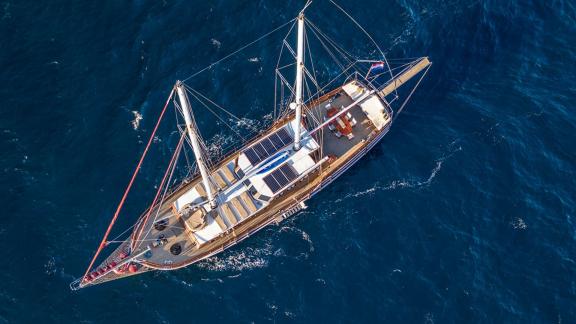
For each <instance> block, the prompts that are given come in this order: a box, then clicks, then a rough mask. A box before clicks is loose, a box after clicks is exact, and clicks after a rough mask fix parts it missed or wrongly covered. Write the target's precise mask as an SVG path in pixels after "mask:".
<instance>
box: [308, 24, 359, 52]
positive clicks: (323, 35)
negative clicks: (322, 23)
mask: <svg viewBox="0 0 576 324" xmlns="http://www.w3.org/2000/svg"><path fill="white" fill-rule="evenodd" d="M307 21H308V23H309V24H310V26H312V28H313V29H314V30H315V31H317V32H318V33H319V34H320V35H321V36H322V37H324V39H325V40H326V41H327V42H328V43H329V44H330V45H332V47H333V48H334V50H336V51H337V52H338V53H339V54H340V55H341V56H342V58H344V59H345V60H346V61H348V63H351V62H352V59H354V60H356V57H354V55H352V54H350V53H348V51H346V50H345V49H344V48H342V46H340V45H338V43H336V42H335V41H334V40H333V39H332V38H331V37H330V36H328V35H327V34H326V33H325V32H323V31H322V30H321V29H320V27H318V26H316V25H315V24H314V23H313V22H312V21H311V20H309V19H308V20H307Z"/></svg>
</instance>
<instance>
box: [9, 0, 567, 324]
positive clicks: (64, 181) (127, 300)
mask: <svg viewBox="0 0 576 324" xmlns="http://www.w3.org/2000/svg"><path fill="white" fill-rule="evenodd" d="M303 2H304V1H263V0H261V1H245V0H219V1H172V0H164V1H151V0H149V1H145V0H140V1H80V0H78V1H62V0H51V1H26V0H23V1H12V0H5V1H1V2H0V152H1V155H0V205H1V206H2V210H3V212H2V213H1V216H0V246H2V247H3V248H2V253H1V255H2V258H1V259H0V322H7V323H120V322H121V323H213V322H218V323H263V322H297V323H304V322H310V323H318V322H321V323H374V322H378V323H576V208H575V206H576V190H575V187H576V135H575V134H576V117H575V113H574V108H575V107H574V106H575V103H576V1H573V0H554V1H551V0H550V1H548V0H508V1H496V0H492V1H474V0H450V1H442V0H430V1H420V0H386V1H375V0H374V1H367V0H366V1H355V2H354V1H339V2H340V4H341V5H342V6H343V7H344V8H345V9H346V10H348V11H349V13H350V14H351V15H352V16H354V17H356V18H357V20H358V22H359V23H361V24H362V25H363V26H364V27H366V29H367V30H369V31H370V33H371V34H372V36H373V38H374V39H375V40H376V41H377V43H378V44H379V45H380V47H381V48H382V49H383V50H384V51H385V52H386V53H387V55H388V57H389V58H398V57H416V56H429V57H430V59H431V61H433V62H434V65H433V66H432V69H431V70H430V73H429V74H428V76H427V78H426V79H425V80H424V81H423V82H422V84H421V86H420V87H419V89H418V91H417V92H416V93H415V95H414V96H413V98H412V101H411V103H410V104H409V106H408V107H407V108H406V109H404V111H403V112H402V114H401V115H399V117H398V119H397V120H396V121H395V123H394V125H393V126H392V129H391V131H390V133H389V134H388V135H387V136H386V137H385V138H384V139H383V140H382V141H381V142H380V143H379V144H378V145H377V146H376V147H375V148H374V149H373V150H372V151H371V152H370V153H369V154H368V155H367V156H366V157H364V158H363V159H362V160H361V161H360V162H359V163H358V164H357V165H356V166H355V167H354V168H353V169H351V170H349V171H348V172H347V173H346V174H345V175H344V176H342V177H341V178H340V179H339V180H338V181H336V182H334V183H333V184H332V185H331V186H329V187H328V188H327V189H326V190H324V191H323V192H321V193H320V194H319V195H317V196H315V197H314V198H313V199H311V200H310V201H309V202H308V205H309V208H308V209H307V210H305V211H304V212H302V213H300V214H299V215H298V216H296V217H294V218H291V219H289V220H287V221H286V222H285V223H283V224H281V225H279V226H271V227H268V228H266V229H264V230H262V231H261V232H259V233H258V234H257V235H255V236H253V237H251V238H250V239H248V240H246V241H244V242H243V243H241V244H239V245H238V246H236V247H234V248H232V249H231V250H228V251H226V252H225V253H223V254H221V255H218V256H216V257H213V258H210V259H209V260H207V261H204V262H201V263H199V264H197V265H194V266H190V267H188V268H186V269H182V270H178V271H174V272H164V273H149V274H145V275H141V276H137V277H134V278H130V279H126V280H121V281H116V282H112V283H109V284H105V285H100V286H97V287H93V288H89V289H84V290H81V291H75V292H73V291H71V290H70V289H69V287H68V284H69V283H70V282H71V281H72V280H73V279H74V278H76V277H78V276H81V275H82V273H83V271H84V270H85V267H86V266H87V265H88V262H89V261H90V258H91V256H92V254H93V252H94V251H95V249H96V247H97V245H98V243H99V241H100V239H101V235H102V234H103V233H104V231H105V229H106V226H107V224H108V223H109V221H110V219H111V217H112V214H113V212H114V210H115V208H116V206H117V204H118V202H119V200H120V197H121V195H122V193H123V191H124V189H125V187H126V185H127V183H128V180H129V178H130V175H131V172H132V171H133V168H134V167H135V165H136V163H137V161H138V158H139V156H140V154H141V153H142V151H143V149H144V146H145V142H146V140H147V138H148V136H149V135H150V133H151V130H152V128H153V125H154V123H155V121H156V118H157V116H158V114H159V113H160V110H161V108H162V106H163V103H164V101H165V99H166V97H167V95H168V93H169V92H170V89H171V87H172V85H173V84H174V82H175V81H176V80H177V79H183V78H186V77H187V76H189V75H191V74H193V73H194V72H196V71H198V70H200V69H202V68H204V67H205V66H207V65H208V64H210V63H211V62H214V61H217V60H218V59H220V58H222V57H224V56H225V55H226V54H228V53H230V52H232V51H234V50H235V49H237V48H238V47H240V46H242V45H245V44H246V43H248V42H249V41H251V40H253V39H255V38H257V37H258V36H260V35H262V34H263V33H265V32H266V31H269V30H271V29H273V28H275V27H276V26H279V25H281V24H282V23H284V22H286V21H287V20H289V19H291V18H292V17H294V16H296V15H297V13H298V11H299V9H300V8H301V7H302V6H303ZM307 16H308V18H309V19H310V20H311V21H313V22H315V24H316V25H318V26H320V27H321V28H322V29H323V30H324V31H325V32H326V33H328V34H330V35H332V36H334V38H337V39H339V40H340V41H341V44H343V45H344V46H346V48H347V49H348V50H349V51H350V52H352V53H354V54H357V55H358V56H361V54H362V53H365V54H373V53H374V47H373V46H372V45H371V44H370V42H369V41H368V40H366V38H363V35H362V34H361V33H360V32H359V31H358V29H356V28H355V26H354V24H352V23H350V22H349V21H348V20H347V18H345V17H343V16H342V14H341V13H340V12H339V11H338V10H337V9H336V8H334V7H333V6H332V5H331V4H330V3H329V2H328V1H325V0H317V1H315V2H314V3H313V4H312V6H311V7H309V8H308V10H307ZM286 31H287V30H284V31H283V32H281V33H276V34H273V35H272V36H271V37H269V38H267V39H265V40H264V41H262V42H258V43H256V44H255V45H254V46H251V47H249V48H247V49H246V50H245V51H243V52H242V53H240V54H239V55H237V56H235V57H233V58H231V59H229V60H226V61H224V62H222V63H221V64H218V65H217V66H214V67H213V68H212V69H210V70H209V71H207V72H205V73H203V74H201V75H199V76H198V77H196V78H194V79H192V80H190V81H189V84H190V85H191V86H193V87H194V88H195V89H198V90H200V91H202V92H203V93H205V94H207V95H208V96H210V97H211V98H213V99H216V100H217V102H218V103H219V104H221V105H222V106H224V107H227V108H228V109H230V110H231V111H232V112H233V113H234V114H236V115H238V116H240V117H242V118H244V121H245V124H246V125H244V126H243V127H244V128H240V129H241V130H242V131H247V130H248V129H261V128H262V127H264V126H265V125H266V123H267V122H269V120H270V119H269V116H268V117H265V116H266V115H269V114H270V113H271V112H272V106H273V103H274V67H275V65H276V58H277V55H278V51H279V49H280V45H281V40H282V38H283V37H284V34H285V33H286ZM371 46H372V47H371ZM316 63H317V64H318V69H324V70H325V71H328V72H335V71H330V69H329V65H327V63H325V61H323V60H322V59H321V58H317V61H316ZM195 113H196V118H197V120H198V124H199V127H200V129H201V131H202V134H203V136H204V138H206V139H207V140H208V142H209V144H212V145H216V146H219V145H222V146H225V145H228V144H235V142H234V141H235V139H234V137H233V136H232V135H233V134H232V133H231V132H230V131H227V129H225V128H224V127H222V125H219V124H217V123H216V122H215V119H214V118H213V117H212V115H211V114H210V113H209V112H208V111H206V110H203V109H196V110H195ZM168 116H169V118H168V119H167V121H166V123H165V124H163V125H162V127H161V128H160V130H159V132H158V135H157V138H156V140H155V145H154V146H153V149H152V150H151V151H150V156H149V158H148V160H147V161H146V162H145V166H144V167H143V168H142V170H141V175H140V177H139V178H138V182H137V184H136V186H135V188H134V190H133V191H132V193H131V195H130V197H129V199H128V202H127V205H126V206H125V209H124V212H123V213H122V215H121V216H120V221H119V222H118V224H117V227H116V229H115V232H114V234H119V233H120V232H121V231H122V230H123V229H125V228H126V227H128V226H129V225H131V224H132V223H133V222H134V221H135V219H136V218H137V216H138V215H139V213H140V212H141V211H142V210H143V209H145V208H146V205H147V203H149V202H150V201H151V199H152V197H153V196H154V193H155V190H156V189H155V186H156V185H157V184H158V183H159V182H160V179H161V178H162V175H163V170H164V168H165V166H166V164H167V163H168V160H169V158H170V155H171V152H172V150H173V149H174V146H175V143H176V142H177V140H178V135H177V134H176V132H175V130H176V128H175V126H174V122H173V119H174V112H173V110H169V112H168Z"/></svg>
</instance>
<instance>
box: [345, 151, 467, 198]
mask: <svg viewBox="0 0 576 324" xmlns="http://www.w3.org/2000/svg"><path fill="white" fill-rule="evenodd" d="M455 144H457V142H453V143H451V144H450V145H449V148H450V147H453V146H454V145H455ZM461 150H462V147H460V146H458V147H456V148H455V149H451V152H450V153H449V154H448V155H445V156H443V157H441V158H440V159H438V160H436V165H435V166H434V168H433V169H432V171H431V172H430V175H429V176H428V178H426V179H420V180H414V179H412V180H406V179H402V180H394V181H392V182H389V183H388V184H386V185H381V184H380V183H379V182H376V184H375V185H374V186H373V187H372V188H368V189H366V190H363V191H358V192H355V193H349V194H347V195H346V196H344V197H343V198H338V199H336V201H335V202H336V203H340V202H344V201H346V200H347V199H348V198H358V197H362V196H365V195H369V194H373V193H375V192H377V191H388V190H395V189H420V188H426V187H429V186H430V185H431V184H432V181H434V178H436V176H437V175H438V173H439V172H440V170H441V169H442V165H443V164H444V162H446V160H448V159H449V158H450V157H452V156H453V155H454V154H455V153H456V152H459V151H461Z"/></svg>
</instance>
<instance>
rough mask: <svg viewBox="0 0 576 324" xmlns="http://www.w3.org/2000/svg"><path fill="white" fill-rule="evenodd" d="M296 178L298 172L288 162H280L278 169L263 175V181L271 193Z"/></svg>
mask: <svg viewBox="0 0 576 324" xmlns="http://www.w3.org/2000/svg"><path fill="white" fill-rule="evenodd" d="M296 178H298V173H296V170H294V168H293V167H291V166H290V165H289V164H288V163H284V164H282V165H281V166H280V167H279V168H278V169H276V170H274V171H272V172H271V173H270V174H269V175H267V176H265V177H264V179H263V180H264V183H266V185H267V186H268V188H270V190H271V191H272V193H277V192H278V191H280V189H282V188H284V187H286V186H287V185H288V184H289V183H290V182H292V181H294V180H295V179H296Z"/></svg>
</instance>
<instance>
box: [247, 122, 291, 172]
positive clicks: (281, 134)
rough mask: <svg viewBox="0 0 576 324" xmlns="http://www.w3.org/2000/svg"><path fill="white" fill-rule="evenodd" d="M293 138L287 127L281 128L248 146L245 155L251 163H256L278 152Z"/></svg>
mask: <svg viewBox="0 0 576 324" xmlns="http://www.w3.org/2000/svg"><path fill="white" fill-rule="evenodd" d="M292 140H293V139H292V135H290V133H288V131H287V130H286V129H285V128H281V129H280V130H279V131H277V132H275V133H273V134H272V135H270V136H268V137H266V138H265V139H263V140H261V141H260V142H258V143H256V144H254V145H252V146H251V147H249V148H247V149H246V150H245V151H244V155H246V157H247V158H248V161H250V164H252V165H256V164H258V163H260V162H262V161H264V160H265V159H266V158H268V157H270V156H271V155H272V154H274V153H276V152H278V150H280V149H281V148H283V147H284V146H286V145H288V143H290V142H292Z"/></svg>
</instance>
